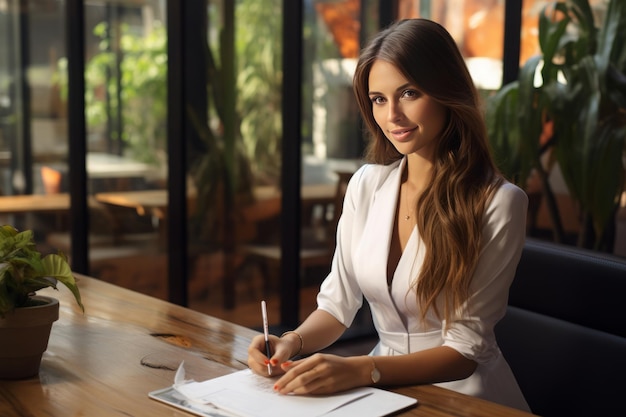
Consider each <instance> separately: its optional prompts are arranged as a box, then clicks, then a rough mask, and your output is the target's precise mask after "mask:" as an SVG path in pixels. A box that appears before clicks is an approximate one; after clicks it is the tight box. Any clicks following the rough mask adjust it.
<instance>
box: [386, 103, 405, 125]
mask: <svg viewBox="0 0 626 417" xmlns="http://www.w3.org/2000/svg"><path fill="white" fill-rule="evenodd" d="M402 115H403V114H402V108H401V107H400V105H399V104H397V103H390V104H389V112H388V114H387V118H388V120H389V121H390V122H393V121H395V120H400V119H401V118H402Z"/></svg>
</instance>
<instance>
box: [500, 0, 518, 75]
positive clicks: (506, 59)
mask: <svg viewBox="0 0 626 417" xmlns="http://www.w3.org/2000/svg"><path fill="white" fill-rule="evenodd" d="M521 31H522V0H507V1H505V2H504V45H503V47H504V50H503V54H502V85H505V84H508V83H510V82H511V81H515V80H516V79H517V76H518V74H519V66H520V62H519V54H520V43H521V39H520V38H521Z"/></svg>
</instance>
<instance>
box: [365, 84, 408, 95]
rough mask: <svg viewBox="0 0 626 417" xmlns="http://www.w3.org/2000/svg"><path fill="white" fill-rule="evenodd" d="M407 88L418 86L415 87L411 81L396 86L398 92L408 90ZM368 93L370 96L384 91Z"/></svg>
mask: <svg viewBox="0 0 626 417" xmlns="http://www.w3.org/2000/svg"><path fill="white" fill-rule="evenodd" d="M407 88H417V87H413V85H412V84H411V83H406V84H402V85H401V86H399V87H398V88H396V92H398V91H402V90H406V89H407ZM367 94H368V95H370V96H373V95H383V93H381V92H379V91H368V93H367Z"/></svg>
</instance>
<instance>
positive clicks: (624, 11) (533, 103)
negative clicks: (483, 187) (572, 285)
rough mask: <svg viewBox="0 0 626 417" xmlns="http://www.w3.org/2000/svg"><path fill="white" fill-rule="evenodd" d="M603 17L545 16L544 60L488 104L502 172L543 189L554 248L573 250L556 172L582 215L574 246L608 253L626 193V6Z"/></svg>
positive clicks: (576, 7) (559, 4)
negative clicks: (554, 177)
mask: <svg viewBox="0 0 626 417" xmlns="http://www.w3.org/2000/svg"><path fill="white" fill-rule="evenodd" d="M605 7H606V9H604V12H603V13H602V11H598V13H594V11H593V10H592V8H591V6H590V4H589V1H588V0H563V1H556V2H550V3H548V4H547V5H546V6H545V8H544V9H543V10H542V12H541V13H540V14H539V39H538V40H539V45H540V47H541V53H540V54H539V55H537V56H534V57H533V58H530V59H529V60H528V61H527V62H526V63H525V64H524V65H523V67H522V68H521V70H520V73H519V77H518V79H517V80H516V81H514V82H512V83H510V84H507V85H505V86H503V87H502V89H501V90H499V91H498V92H497V94H495V95H494V96H493V97H491V98H490V99H489V101H488V103H487V114H486V119H487V124H488V129H489V137H490V140H491V142H492V146H493V148H494V151H495V153H496V155H497V158H498V160H499V161H500V168H501V169H502V170H503V172H505V173H506V174H508V175H509V177H510V178H512V179H513V180H515V181H516V182H517V183H518V184H519V185H521V186H523V187H524V188H525V187H526V183H527V181H528V179H529V176H530V175H534V176H535V177H536V178H537V179H538V180H539V183H540V188H541V192H540V198H543V199H545V202H546V206H547V207H548V210H549V213H550V220H551V222H552V226H553V234H554V240H555V241H557V242H561V243H566V242H564V233H563V228H562V225H561V213H559V207H558V205H557V204H556V198H555V195H554V192H553V190H552V187H551V184H550V182H549V181H548V179H549V174H550V170H551V169H552V168H553V167H555V166H557V164H558V167H559V169H560V170H561V173H562V175H563V179H564V180H565V184H566V185H567V189H568V192H569V195H570V197H571V198H572V199H573V201H574V202H575V203H576V205H577V207H578V208H579V212H580V214H579V219H580V226H579V233H578V242H577V245H578V246H581V247H587V248H594V249H596V250H603V251H607V252H610V251H611V249H612V243H613V235H612V233H613V231H614V229H615V213H616V211H617V208H618V207H619V198H620V195H621V193H622V192H623V190H624V147H625V144H626V141H625V137H626V39H625V38H624V36H623V34H624V33H626V3H624V1H623V0H610V1H609V2H608V3H607V4H606V6H605ZM598 14H603V15H604V16H598ZM597 21H603V23H602V25H599V26H598V25H597V24H596V22H597ZM544 152H547V153H545V155H546V156H548V157H549V158H545V157H542V154H543V153H544Z"/></svg>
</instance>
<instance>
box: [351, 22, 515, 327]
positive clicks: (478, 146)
mask: <svg viewBox="0 0 626 417" xmlns="http://www.w3.org/2000/svg"><path fill="white" fill-rule="evenodd" d="M376 60H383V61H386V62H389V63H391V64H393V65H394V66H396V67H397V68H398V70H399V71H400V72H402V74H403V75H404V76H405V77H406V78H407V80H409V81H410V82H411V83H412V84H414V85H415V86H416V87H418V88H419V89H420V90H421V91H422V92H424V93H425V94H427V95H429V96H431V97H432V98H433V99H434V100H436V101H438V102H439V103H441V104H442V105H443V106H445V108H446V109H447V125H446V126H445V127H444V129H443V132H442V134H441V137H440V138H439V139H438V142H437V148H436V151H435V161H434V166H433V170H432V177H431V179H430V184H429V186H428V187H427V188H426V190H425V191H424V192H423V193H422V195H421V196H420V198H419V200H418V202H417V209H416V213H417V216H416V217H417V227H418V230H419V233H420V235H421V238H422V239H423V241H424V244H425V247H426V257H425V260H424V264H423V266H422V268H421V271H420V273H419V276H418V277H416V279H415V281H414V283H413V288H414V289H415V292H416V295H417V301H418V304H419V305H420V306H421V311H420V315H421V317H422V319H424V318H425V317H426V314H427V312H428V311H429V309H431V308H432V309H433V310H434V312H435V314H437V316H438V317H440V318H443V319H445V320H446V323H448V324H449V323H450V322H451V321H453V320H454V319H455V318H456V317H459V315H460V314H461V313H462V308H463V305H464V303H465V301H467V299H468V297H469V288H470V283H471V279H472V276H473V273H474V270H475V269H476V264H477V262H478V258H479V254H480V250H481V248H480V242H481V235H482V226H483V215H484V213H485V210H486V207H487V204H488V203H489V201H490V200H491V198H492V196H493V194H494V192H495V190H496V189H497V188H498V187H499V185H500V184H501V183H502V181H503V178H502V176H501V175H500V173H499V171H498V169H497V168H496V166H495V164H494V162H493V160H492V157H491V154H490V150H489V144H488V141H487V131H486V127H485V122H484V119H483V114H482V111H481V108H480V101H479V96H478V93H477V91H476V88H475V86H474V83H473V81H472V78H471V76H470V74H469V71H468V70H467V66H466V65H465V62H464V60H463V57H462V56H461V53H460V52H459V49H458V47H457V46H456V43H455V42H454V40H453V39H452V37H451V36H450V34H449V33H448V32H447V31H446V30H445V29H444V28H443V27H442V26H441V25H439V24H437V23H435V22H432V21H430V20H426V19H407V20H402V21H399V22H396V23H394V24H393V25H391V26H390V27H388V28H386V29H384V30H383V31H381V32H380V33H379V34H378V35H376V36H375V37H374V38H373V39H372V41H371V42H370V43H369V45H368V46H367V47H366V48H365V49H364V50H363V51H362V53H361V55H360V58H359V61H358V64H357V67H356V71H355V75H354V80H353V88H354V93H355V95H356V98H357V101H358V104H359V108H360V110H361V114H362V116H363V119H364V122H365V124H366V126H367V128H368V130H369V132H370V134H371V136H372V140H371V141H370V143H369V146H368V149H367V151H366V159H367V160H368V161H369V162H372V163H377V164H385V165H387V164H391V163H393V162H394V161H397V160H398V159H400V158H402V157H403V155H402V154H400V153H399V152H398V151H397V150H396V149H395V147H394V146H393V145H392V144H391V143H390V141H389V140H388V139H387V138H386V137H385V135H384V133H383V132H382V130H381V129H380V127H379V126H378V125H377V124H376V121H375V120H374V116H373V113H372V102H371V100H370V98H369V95H368V91H369V73H370V69H371V67H372V64H373V63H374V61H376ZM440 307H443V312H441V311H440ZM442 313H443V315H442Z"/></svg>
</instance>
